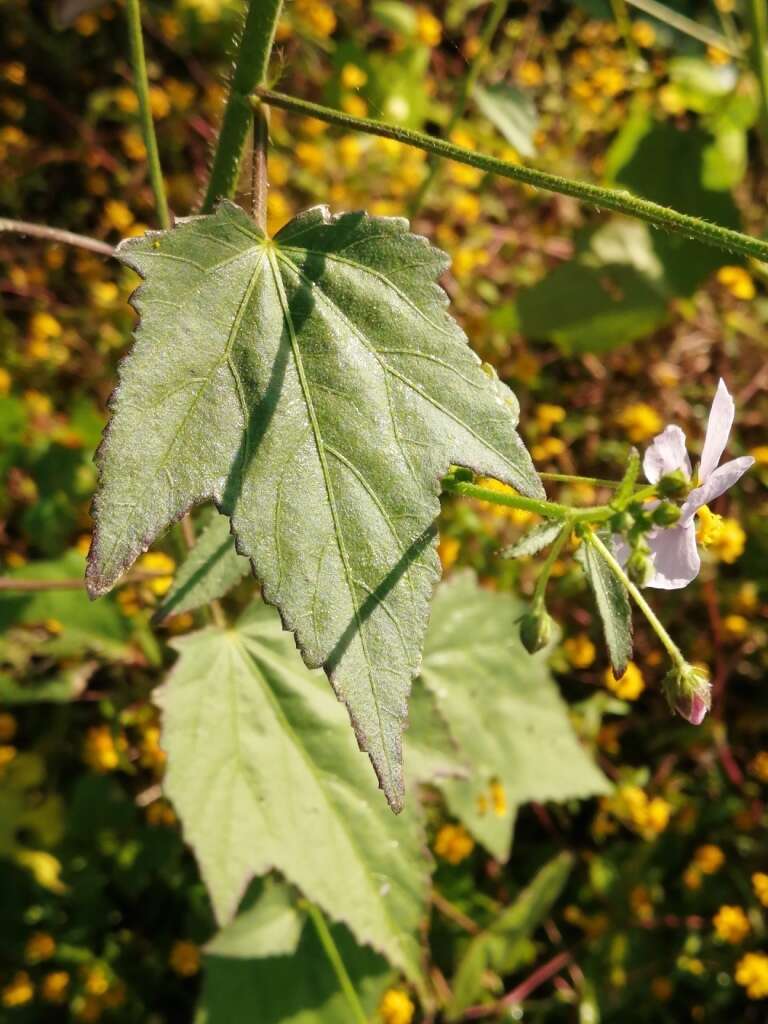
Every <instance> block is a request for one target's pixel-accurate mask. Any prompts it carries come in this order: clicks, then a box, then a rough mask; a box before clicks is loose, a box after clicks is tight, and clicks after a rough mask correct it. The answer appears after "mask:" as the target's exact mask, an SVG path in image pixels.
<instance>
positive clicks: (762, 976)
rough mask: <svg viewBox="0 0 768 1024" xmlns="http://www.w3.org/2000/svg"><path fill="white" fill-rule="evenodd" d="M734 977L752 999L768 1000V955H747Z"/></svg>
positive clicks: (739, 964) (740, 962)
mask: <svg viewBox="0 0 768 1024" xmlns="http://www.w3.org/2000/svg"><path fill="white" fill-rule="evenodd" d="M734 977H735V978H736V982H737V984H739V985H741V986H742V988H744V989H746V992H747V995H748V996H749V998H750V999H766V998H768V954H766V953H745V955H744V956H743V957H742V958H741V960H739V962H738V963H737V964H736V973H735V975H734Z"/></svg>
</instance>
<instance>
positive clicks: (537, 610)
mask: <svg viewBox="0 0 768 1024" xmlns="http://www.w3.org/2000/svg"><path fill="white" fill-rule="evenodd" d="M553 626H554V620H553V619H552V616H551V615H550V614H549V612H548V611H547V609H546V608H545V607H544V605H543V604H540V605H538V606H536V605H534V606H533V607H532V608H531V610H530V611H529V612H527V613H526V614H525V615H524V616H523V617H522V619H521V620H520V640H521V641H522V644H523V647H524V648H525V649H526V651H528V653H529V654H535V653H536V652H537V651H540V650H541V649H542V648H543V647H546V646H547V644H548V643H549V641H550V640H551V638H552V627H553Z"/></svg>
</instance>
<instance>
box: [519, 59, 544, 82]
mask: <svg viewBox="0 0 768 1024" xmlns="http://www.w3.org/2000/svg"><path fill="white" fill-rule="evenodd" d="M517 80H518V82H519V83H520V85H525V86H528V87H529V88H534V87H535V86H537V85H541V83H542V82H543V81H544V71H543V70H542V67H541V64H537V63H536V61H535V60H524V61H523V63H522V64H521V65H520V67H519V68H518V69H517Z"/></svg>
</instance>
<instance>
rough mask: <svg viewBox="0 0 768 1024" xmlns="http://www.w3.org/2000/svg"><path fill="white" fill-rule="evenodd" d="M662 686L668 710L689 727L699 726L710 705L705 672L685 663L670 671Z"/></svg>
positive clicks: (709, 690)
mask: <svg viewBox="0 0 768 1024" xmlns="http://www.w3.org/2000/svg"><path fill="white" fill-rule="evenodd" d="M662 685H663V687H664V696H665V697H666V698H667V703H668V704H669V706H670V708H671V709H672V710H673V711H676V712H677V713H678V715H682V716H683V718H684V719H685V720H686V721H688V722H690V723H691V725H701V723H702V722H703V721H704V718H705V716H706V714H707V712H708V711H709V709H710V707H711V704H712V688H711V686H710V682H709V673H708V672H707V670H706V669H703V668H696V667H695V666H694V665H689V664H688V663H687V662H685V663H684V664H683V665H679V666H676V667H675V668H672V669H670V670H669V672H667V674H666V676H664V682H663V684H662Z"/></svg>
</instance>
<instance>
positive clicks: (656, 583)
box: [646, 523, 701, 590]
mask: <svg viewBox="0 0 768 1024" xmlns="http://www.w3.org/2000/svg"><path fill="white" fill-rule="evenodd" d="M648 546H649V547H650V549H651V559H652V561H653V567H654V569H655V573H654V575H653V577H652V578H651V580H650V582H649V583H646V586H647V587H655V588H656V589H657V590H680V589H681V588H682V587H687V586H688V584H689V583H690V582H691V580H694V579H696V577H697V576H698V575H699V569H700V568H701V559H700V558H699V552H698V550H697V548H696V529H695V527H694V525H693V523H688V524H686V525H685V526H680V524H679V523H678V524H677V525H676V526H670V527H667V528H665V529H660V530H654V531H653V532H652V533H649V534H648Z"/></svg>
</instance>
